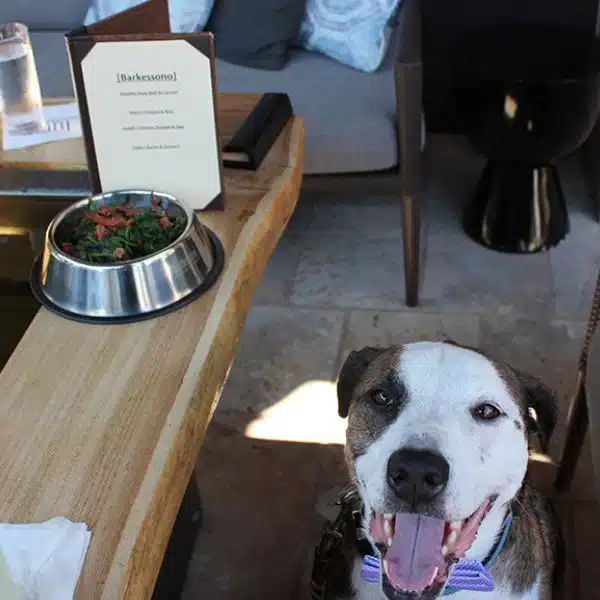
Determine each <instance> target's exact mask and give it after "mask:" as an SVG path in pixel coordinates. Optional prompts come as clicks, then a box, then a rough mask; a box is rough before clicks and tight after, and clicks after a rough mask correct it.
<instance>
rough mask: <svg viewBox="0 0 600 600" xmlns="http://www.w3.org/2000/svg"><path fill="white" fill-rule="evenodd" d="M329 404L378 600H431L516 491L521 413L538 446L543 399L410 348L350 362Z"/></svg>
mask: <svg viewBox="0 0 600 600" xmlns="http://www.w3.org/2000/svg"><path fill="white" fill-rule="evenodd" d="M338 398H339V412H340V415H341V416H343V417H345V416H348V429H347V443H346V449H345V454H346V460H347V463H348V467H349V471H350V475H351V477H352V478H353V479H354V481H355V483H356V485H357V487H358V490H359V493H360V495H361V497H362V500H363V502H364V504H365V509H366V511H367V513H366V514H367V515H368V518H369V519H370V521H369V524H368V530H369V531H368V533H369V535H370V537H371V538H372V540H373V542H374V543H375V544H376V545H377V547H378V548H379V550H380V552H381V555H382V559H383V561H382V563H383V570H384V576H383V589H384V592H385V593H386V595H387V596H388V597H389V598H390V600H400V599H408V598H411V599H419V600H426V599H432V598H436V597H437V596H438V595H439V594H440V592H441V590H442V589H443V587H444V585H445V583H446V580H447V578H448V575H449V572H450V569H451V567H452V565H453V564H454V563H455V562H456V561H457V560H458V559H459V558H461V557H463V556H464V555H465V553H466V552H467V551H468V550H469V548H470V547H471V546H472V545H473V544H474V542H475V540H476V538H477V533H478V531H479V530H480V527H482V524H483V522H484V521H485V520H486V519H488V520H489V519H491V518H492V516H491V513H492V511H493V510H495V511H496V512H497V513H498V514H500V511H501V508H502V507H503V506H505V505H506V503H508V502H509V501H510V500H511V499H513V498H514V496H515V495H516V493H517V492H518V490H519V488H520V487H521V485H522V482H523V478H524V476H525V472H526V469H527V462H528V455H529V441H530V440H529V438H530V436H531V435H532V433H533V431H534V428H535V427H536V426H537V424H536V423H535V421H534V420H533V418H532V414H535V415H536V416H537V421H538V424H540V426H541V429H542V432H543V433H544V434H545V435H547V436H548V437H549V435H550V434H551V433H552V429H553V428H554V423H555V411H556V407H555V399H554V396H553V395H552V394H551V392H550V391H549V390H548V389H547V388H545V387H544V386H543V385H542V384H541V383H540V382H539V381H537V380H535V379H533V378H531V377H527V376H524V375H522V374H520V373H518V372H516V371H515V370H513V369H511V368H510V367H508V366H506V365H501V364H499V363H495V362H493V361H491V360H489V359H487V358H486V357H485V356H483V355H482V354H480V353H479V352H477V351H474V350H471V349H468V348H463V347H460V346H457V345H455V344H452V343H441V342H438V343H434V342H420V343H415V344H407V345H404V346H397V347H392V348H387V349H377V348H364V349H363V350H361V351H358V352H353V353H351V354H350V356H349V357H348V358H347V360H346V362H345V364H344V366H343V368H342V371H341V373H340V377H339V380H338Z"/></svg>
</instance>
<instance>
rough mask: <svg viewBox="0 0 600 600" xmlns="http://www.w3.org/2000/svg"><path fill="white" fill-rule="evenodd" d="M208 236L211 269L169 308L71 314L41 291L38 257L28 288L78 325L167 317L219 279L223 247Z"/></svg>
mask: <svg viewBox="0 0 600 600" xmlns="http://www.w3.org/2000/svg"><path fill="white" fill-rule="evenodd" d="M208 235H209V237H210V241H211V243H212V248H213V255H214V263H213V268H212V269H211V271H210V272H209V273H208V275H207V276H206V279H205V280H204V282H203V283H202V285H201V286H199V287H198V288H197V289H195V290H194V291H193V292H192V293H191V294H189V295H187V296H186V297H185V298H182V299H181V300H179V301H177V302H175V303H174V304H170V305H169V306H165V307H164V308H160V309H158V310H153V311H151V312H146V313H142V314H139V315H132V316H130V317H87V316H85V315H80V314H77V313H73V312H70V311H67V310H65V309H64V308H61V307H60V306H57V305H56V304H54V302H52V301H51V300H50V299H49V298H48V297H47V296H46V295H45V294H44V291H43V290H42V286H41V271H42V257H41V256H40V257H38V258H37V259H36V261H35V262H34V263H33V266H32V268H31V271H30V273H29V287H30V288H31V292H32V293H33V295H34V296H35V298H36V300H37V301H38V302H39V303H40V304H41V305H42V306H43V307H45V308H47V309H48V310H51V311H52V312H54V313H56V314H57V315H60V316H61V317H64V318H65V319H69V320H70V321H77V322H79V323H87V324H90V325H124V324H126V323H138V322H140V321H148V320H149V319H155V318H156V317H162V316H163V315H167V314H169V313H171V312H174V311H176V310H178V309H180V308H182V307H184V306H187V305H188V304H190V303H191V302H193V301H194V300H196V299H198V298H199V297H200V296H201V295H202V294H203V293H204V292H206V291H207V290H208V289H210V288H211V287H212V286H213V284H214V283H215V281H217V279H218V278H219V275H220V274H221V272H222V271H223V266H224V265H225V251H224V250H223V245H222V244H221V241H220V240H219V238H218V237H217V236H216V235H215V234H214V233H213V232H212V231H210V230H209V231H208Z"/></svg>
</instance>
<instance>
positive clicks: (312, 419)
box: [244, 380, 346, 445]
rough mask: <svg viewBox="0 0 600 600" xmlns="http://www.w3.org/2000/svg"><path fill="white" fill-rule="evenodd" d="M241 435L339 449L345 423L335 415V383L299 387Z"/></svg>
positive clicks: (310, 384) (269, 409)
mask: <svg viewBox="0 0 600 600" xmlns="http://www.w3.org/2000/svg"><path fill="white" fill-rule="evenodd" d="M244 433H245V435H246V437H249V438H254V439H260V440H277V441H286V442H304V443H313V444H341V445H343V443H344V436H345V433H346V421H345V419H341V418H340V417H339V416H338V414H337V396H336V387H335V383H333V382H331V381H322V380H313V381H307V382H305V383H303V384H302V385H300V386H298V387H297V388H296V389H295V390H293V391H291V392H290V393H289V394H288V395H287V396H285V397H284V398H282V399H281V400H280V401H279V402H277V404H275V405H273V406H270V407H269V408H267V409H265V410H264V411H262V412H261V413H260V415H259V416H258V417H257V418H256V419H254V420H253V421H251V422H250V423H249V424H248V425H247V427H246V430H245V432H244Z"/></svg>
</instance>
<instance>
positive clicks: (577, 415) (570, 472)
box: [554, 372, 589, 492]
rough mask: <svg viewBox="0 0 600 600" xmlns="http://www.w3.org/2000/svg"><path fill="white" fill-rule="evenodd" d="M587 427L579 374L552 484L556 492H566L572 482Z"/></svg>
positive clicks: (582, 382) (587, 418) (583, 389)
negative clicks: (560, 455)
mask: <svg viewBox="0 0 600 600" xmlns="http://www.w3.org/2000/svg"><path fill="white" fill-rule="evenodd" d="M588 426H589V415H588V407H587V398H586V394H585V383H584V381H583V375H582V374H581V372H580V373H579V375H578V378H577V388H576V393H575V397H574V399H573V401H572V405H571V407H570V410H569V417H568V421H567V434H566V437H565V443H564V447H563V451H562V457H561V460H560V464H559V466H558V473H557V475H556V480H555V482H554V487H555V489H556V491H558V492H566V491H567V490H568V489H569V488H570V486H571V483H572V482H573V478H574V476H575V470H576V468H577V462H578V460H579V457H580V455H581V449H582V447H583V442H584V440H585V435H586V433H587V431H588Z"/></svg>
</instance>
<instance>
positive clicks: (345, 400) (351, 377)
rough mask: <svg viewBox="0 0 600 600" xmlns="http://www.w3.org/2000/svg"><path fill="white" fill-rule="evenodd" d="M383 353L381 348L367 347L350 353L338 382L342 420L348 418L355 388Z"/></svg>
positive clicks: (339, 409) (339, 407)
mask: <svg viewBox="0 0 600 600" xmlns="http://www.w3.org/2000/svg"><path fill="white" fill-rule="evenodd" d="M381 351H382V349H381V348H373V347H371V346H365V347H364V348H361V349H360V350H353V351H352V352H350V354H349V355H348V357H347V358H346V360H345V361H344V364H343V365H342V368H341V370H340V374H339V377H338V382H337V396H338V414H339V415H340V417H342V419H345V418H346V417H347V416H348V411H349V410H350V402H351V401H352V395H353V393H354V388H355V387H356V384H357V383H358V381H359V379H360V376H361V375H362V373H363V371H364V370H365V369H366V368H367V366H368V365H369V363H370V362H371V361H372V360H373V359H374V358H375V357H376V356H377V355H378V354H379V353H380V352H381Z"/></svg>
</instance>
